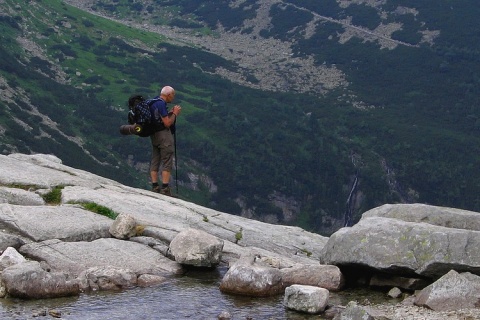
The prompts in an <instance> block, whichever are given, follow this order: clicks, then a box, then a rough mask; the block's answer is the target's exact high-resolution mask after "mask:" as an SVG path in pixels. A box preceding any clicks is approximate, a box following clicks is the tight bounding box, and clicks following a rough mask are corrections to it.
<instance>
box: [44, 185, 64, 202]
mask: <svg viewBox="0 0 480 320" xmlns="http://www.w3.org/2000/svg"><path fill="white" fill-rule="evenodd" d="M63 188H64V187H63V186H56V187H54V188H53V189H52V190H50V191H49V192H48V193H46V194H44V195H42V198H43V200H45V203H47V204H52V205H58V204H60V203H61V202H62V189H63Z"/></svg>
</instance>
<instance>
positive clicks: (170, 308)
mask: <svg viewBox="0 0 480 320" xmlns="http://www.w3.org/2000/svg"><path fill="white" fill-rule="evenodd" d="M225 272H226V269H225V268H217V269H215V270H189V271H187V273H186V275H185V276H183V277H179V278H175V279H171V281H169V282H167V283H164V284H161V285H159V286H155V287H150V288H134V289H129V290H124V291H121V292H94V293H89V294H82V295H81V296H79V297H75V298H62V299H48V300H34V301H23V300H16V299H0V301H1V303H0V319H32V318H34V317H36V316H41V315H43V314H45V313H46V314H47V316H48V311H49V310H52V309H55V310H57V311H59V312H60V314H61V318H62V319H81V320H90V319H92V320H93V319H95V320H98V319H146V320H148V319H151V320H161V319H165V320H171V319H199V320H200V319H202V320H203V319H217V318H218V315H219V314H220V313H221V312H223V311H227V312H229V313H230V314H231V315H232V319H255V320H257V319H262V320H263V319H275V320H277V319H278V320H282V319H288V320H313V319H323V318H322V316H320V315H307V314H301V313H297V312H294V311H289V310H285V308H284V306H283V295H280V296H276V297H269V298H250V297H241V296H232V295H226V294H223V293H221V292H220V290H219V289H218V287H219V285H220V281H221V279H222V278H223V275H224V274H225ZM352 294H353V295H352ZM365 296H368V297H369V299H372V292H368V293H367V292H365ZM382 297H383V295H382ZM354 299H357V300H358V301H361V299H363V297H362V293H361V292H354V293H352V292H351V291H350V292H343V293H341V294H336V293H331V299H330V302H331V303H332V304H337V305H338V304H346V303H347V302H348V301H350V300H354ZM48 318H51V317H50V316H48ZM40 319H41V317H40Z"/></svg>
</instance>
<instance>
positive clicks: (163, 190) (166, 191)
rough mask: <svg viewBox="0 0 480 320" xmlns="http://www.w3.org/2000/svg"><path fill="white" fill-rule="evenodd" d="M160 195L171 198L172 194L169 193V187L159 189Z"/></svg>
mask: <svg viewBox="0 0 480 320" xmlns="http://www.w3.org/2000/svg"><path fill="white" fill-rule="evenodd" d="M160 194H164V195H166V196H170V197H171V196H172V192H171V191H170V187H165V188H161V189H160Z"/></svg>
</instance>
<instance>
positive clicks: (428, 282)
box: [0, 154, 480, 319]
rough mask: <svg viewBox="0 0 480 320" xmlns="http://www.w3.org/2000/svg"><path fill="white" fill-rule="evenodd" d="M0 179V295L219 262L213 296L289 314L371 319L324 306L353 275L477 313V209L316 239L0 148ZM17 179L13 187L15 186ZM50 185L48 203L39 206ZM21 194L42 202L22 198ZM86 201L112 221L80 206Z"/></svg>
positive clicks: (396, 215)
mask: <svg viewBox="0 0 480 320" xmlns="http://www.w3.org/2000/svg"><path fill="white" fill-rule="evenodd" d="M0 185H2V188H3V190H4V191H5V190H6V193H8V194H15V195H16V196H15V197H4V198H3V199H7V200H5V201H3V202H0V225H1V226H2V232H0V249H1V251H2V252H3V254H2V255H1V256H0V267H1V268H2V269H4V270H3V272H2V275H1V284H0V296H6V297H19V298H34V299H36V298H50V297H60V296H68V295H78V294H81V293H82V292H83V291H88V290H123V289H125V288H131V287H134V286H140V287H145V286H152V285H161V284H162V283H165V282H168V281H170V279H172V278H174V277H175V276H177V275H182V274H183V273H184V271H185V267H184V265H190V266H193V267H204V266H207V267H210V268H211V267H215V266H217V265H219V264H223V265H226V266H228V267H229V269H228V271H227V272H226V274H225V276H224V277H223V279H222V281H221V283H220V288H219V289H220V290H221V291H223V292H225V293H229V294H241V295H249V296H269V295H279V294H283V293H285V294H286V296H284V299H286V300H287V302H288V303H287V305H288V306H289V307H288V308H291V309H292V310H297V311H301V312H314V313H316V312H324V313H325V314H327V313H328V314H332V310H336V311H335V312H336V313H337V318H338V319H350V318H352V317H356V316H362V317H363V316H367V317H370V316H371V315H374V316H375V318H376V317H381V316H383V315H382V313H381V312H379V311H378V310H375V308H374V307H372V306H360V305H359V306H357V305H350V306H348V307H347V308H344V307H341V306H339V307H335V306H333V307H332V306H329V303H328V301H327V300H328V297H326V293H327V292H330V291H341V290H343V289H344V288H345V286H346V284H347V285H348V284H352V279H354V278H355V277H358V275H359V274H361V275H362V277H363V278H362V279H361V280H362V282H360V281H357V282H356V283H355V284H358V283H363V285H367V284H369V285H370V286H375V287H384V288H387V289H392V288H394V289H393V290H390V291H389V294H390V296H392V297H397V299H399V298H400V297H402V296H403V295H404V294H403V292H402V290H405V292H407V293H409V294H412V293H413V292H414V290H421V291H417V292H418V294H417V295H416V296H414V299H415V300H414V301H415V304H416V305H417V306H415V307H417V308H420V309H414V310H415V311H414V312H420V311H419V310H427V309H426V308H429V309H428V310H430V309H433V310H446V309H448V310H456V309H454V308H457V307H464V308H469V309H468V310H477V309H475V308H478V303H477V302H478V299H479V297H477V294H476V292H477V291H478V278H479V277H478V274H479V273H480V257H479V252H478V249H477V248H478V247H479V244H480V243H479V242H480V231H476V229H477V228H476V227H475V217H477V216H479V214H478V213H474V212H465V211H461V210H455V209H449V208H439V207H431V206H425V205H386V206H382V207H379V208H376V209H374V210H371V211H369V212H367V213H365V214H364V216H363V217H362V219H361V220H360V221H359V223H357V224H356V225H354V226H353V227H347V228H342V229H340V230H338V231H337V232H335V233H334V234H333V235H332V236H331V237H330V238H326V237H322V236H320V235H318V234H313V233H309V232H307V231H305V230H303V229H300V228H298V227H290V226H280V225H272V224H266V223H263V222H258V221H254V220H249V219H245V218H242V217H238V216H234V215H230V214H227V213H222V212H218V211H214V210H211V209H207V208H203V207H200V206H197V205H195V204H192V203H188V202H185V201H182V200H181V199H177V198H171V197H166V196H163V195H159V194H155V193H151V192H149V191H145V190H140V189H135V188H130V187H126V186H124V185H121V184H119V183H117V182H115V181H112V180H108V179H104V178H102V177H99V176H96V175H93V174H90V173H88V172H84V171H81V170H76V169H74V168H70V167H67V166H64V165H62V164H61V161H59V160H58V159H57V158H55V157H52V156H47V155H28V156H27V155H19V154H14V155H10V156H3V155H0ZM22 186H23V188H24V192H16V190H17V189H18V190H23V189H19V188H21V187H22ZM58 190H60V191H61V192H60V196H57V201H58V203H56V204H51V203H49V202H48V201H47V200H46V199H49V198H51V197H52V194H54V192H53V191H55V192H57V193H58ZM10 191H11V192H10ZM4 193H5V192H4ZM29 194H34V195H38V196H39V197H40V198H41V199H42V200H44V202H42V201H37V202H35V201H34V202H31V200H30V199H31V198H32V196H31V195H29ZM33 198H35V196H33ZM24 200H25V201H24ZM10 202H14V203H15V204H14V203H10ZM26 203H29V204H28V205H27V204H26ZM86 203H88V204H94V205H95V206H98V207H103V208H104V209H105V208H106V209H108V211H109V212H110V213H112V214H113V216H116V217H117V218H116V219H112V218H108V217H106V216H102V215H99V214H98V213H94V212H91V211H89V210H87V209H86V207H87V206H85V204H86ZM415 212H418V213H417V214H418V216H417V215H416V214H415ZM437 215H441V217H437ZM426 222H428V223H426ZM351 271H353V272H351ZM437 279H439V280H438V281H436V280H437ZM25 280H26V281H25ZM357 280H358V279H357ZM435 281H436V282H435ZM302 286H304V287H307V288H310V287H312V288H314V289H313V292H316V293H318V292H321V293H324V294H323V295H322V296H324V302H326V304H327V307H325V308H324V306H323V305H324V303H322V304H321V305H320V306H318V305H315V304H314V303H312V301H311V299H309V298H308V297H309V296H310V293H309V292H310V291H309V290H306V291H305V290H303V291H302V290H300V291H295V292H296V293H291V292H290V290H293V289H290V290H289V291H288V292H287V291H286V288H290V287H292V288H299V287H300V288H302ZM449 288H454V290H451V289H449ZM319 289H321V290H319ZM293 296H296V297H298V298H299V299H297V300H296V302H295V303H293V302H291V301H290V300H291V298H292V297H293ZM325 297H326V298H325ZM448 299H451V301H456V302H455V303H453V304H449V303H446V302H444V301H446V300H448ZM314 300H315V299H314ZM284 301H285V300H284ZM309 301H310V302H309ZM315 301H316V302H318V301H317V300H315ZM411 305H412V307H413V302H412V304H411ZM418 306H419V307H418ZM447 306H448V308H447ZM442 308H443V309H442ZM452 308H453V309H452ZM401 309H402V310H403V307H402V308H401ZM322 310H323V311H322ZM402 312H403V311H402ZM432 312H433V311H432ZM435 312H436V311H435ZM438 312H441V311H438ZM449 312H450V311H449ZM469 314H474V315H476V314H480V311H479V312H475V311H470V313H469ZM426 319H428V318H426Z"/></svg>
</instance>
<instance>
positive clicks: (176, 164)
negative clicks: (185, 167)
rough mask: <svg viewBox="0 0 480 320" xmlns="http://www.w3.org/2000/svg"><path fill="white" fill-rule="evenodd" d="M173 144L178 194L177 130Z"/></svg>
mask: <svg viewBox="0 0 480 320" xmlns="http://www.w3.org/2000/svg"><path fill="white" fill-rule="evenodd" d="M173 146H174V150H175V188H176V191H177V194H178V175H177V174H178V160H177V132H175V133H174V134H173Z"/></svg>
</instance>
